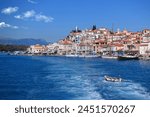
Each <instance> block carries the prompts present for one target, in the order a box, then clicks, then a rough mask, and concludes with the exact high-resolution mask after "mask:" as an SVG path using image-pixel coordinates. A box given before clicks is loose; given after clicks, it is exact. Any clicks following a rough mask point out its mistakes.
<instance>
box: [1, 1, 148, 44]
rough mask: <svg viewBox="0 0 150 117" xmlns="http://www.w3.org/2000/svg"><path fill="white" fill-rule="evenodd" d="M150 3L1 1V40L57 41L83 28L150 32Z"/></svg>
mask: <svg viewBox="0 0 150 117" xmlns="http://www.w3.org/2000/svg"><path fill="white" fill-rule="evenodd" d="M149 6H150V0H0V37H1V38H2V37H3V38H5V37H10V38H15V39H22V38H35V39H45V40H47V41H49V42H55V41H58V40H60V39H63V38H65V37H66V36H67V35H68V34H69V32H70V31H71V30H73V29H75V27H76V26H78V28H79V29H83V30H84V29H90V28H92V26H93V25H96V26H97V28H99V27H105V28H108V29H111V28H112V25H113V27H114V29H115V30H117V29H118V28H119V29H120V30H123V29H127V30H129V31H141V30H143V29H145V28H146V29H150V7H149Z"/></svg>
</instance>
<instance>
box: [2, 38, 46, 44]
mask: <svg viewBox="0 0 150 117" xmlns="http://www.w3.org/2000/svg"><path fill="white" fill-rule="evenodd" d="M0 44H4V45H6V44H9V45H34V44H41V45H46V44H48V42H47V41H46V40H43V39H32V38H25V39H11V38H0Z"/></svg>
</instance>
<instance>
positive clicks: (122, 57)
mask: <svg viewBox="0 0 150 117" xmlns="http://www.w3.org/2000/svg"><path fill="white" fill-rule="evenodd" d="M138 59H139V58H138V57H137V56H129V55H127V56H118V60H138Z"/></svg>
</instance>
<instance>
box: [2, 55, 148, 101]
mask: <svg viewBox="0 0 150 117" xmlns="http://www.w3.org/2000/svg"><path fill="white" fill-rule="evenodd" d="M104 75H110V76H119V77H122V78H123V79H124V80H125V81H124V82H115V83H112V82H107V81H104V80H103V77H104ZM0 99H1V100H2V99H4V100H33V99H34V100H89V99H92V100H94V99H96V100H101V99H102V100H105V99H106V100H133V99H134V100H149V99H150V61H141V60H139V61H138V60H133V61H118V60H108V59H101V58H67V57H46V56H9V55H5V54H0Z"/></svg>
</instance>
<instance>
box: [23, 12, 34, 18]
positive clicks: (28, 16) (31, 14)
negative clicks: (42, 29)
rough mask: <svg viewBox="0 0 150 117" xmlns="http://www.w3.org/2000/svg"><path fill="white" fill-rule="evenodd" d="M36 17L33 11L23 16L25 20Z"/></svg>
mask: <svg viewBox="0 0 150 117" xmlns="http://www.w3.org/2000/svg"><path fill="white" fill-rule="evenodd" d="M34 15H35V11H34V10H31V11H27V12H25V13H24V14H23V17H24V18H30V17H33V16H34Z"/></svg>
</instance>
